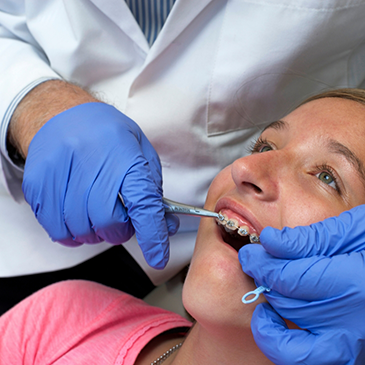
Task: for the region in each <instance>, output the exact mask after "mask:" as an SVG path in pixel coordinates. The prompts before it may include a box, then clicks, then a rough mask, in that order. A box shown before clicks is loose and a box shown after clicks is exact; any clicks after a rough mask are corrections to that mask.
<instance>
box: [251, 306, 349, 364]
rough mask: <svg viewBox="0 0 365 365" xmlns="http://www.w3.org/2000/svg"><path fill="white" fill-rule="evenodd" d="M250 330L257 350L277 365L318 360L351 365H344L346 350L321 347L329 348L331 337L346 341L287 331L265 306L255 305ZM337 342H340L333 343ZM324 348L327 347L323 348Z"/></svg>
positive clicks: (273, 312) (330, 333)
mask: <svg viewBox="0 0 365 365" xmlns="http://www.w3.org/2000/svg"><path fill="white" fill-rule="evenodd" d="M251 329H252V333H253V336H254V339H255V342H256V344H257V346H258V347H259V348H260V350H261V351H262V352H263V353H264V354H265V356H266V357H267V358H268V359H269V360H271V361H272V362H273V363H274V364H277V365H292V364H307V365H312V364H316V363H317V362H318V359H321V365H325V364H328V365H330V364H331V365H333V364H350V363H351V364H354V363H352V362H348V361H349V360H350V359H351V358H352V355H351V353H350V351H348V353H347V351H346V348H348V349H350V346H348V347H346V346H339V347H336V346H332V347H331V348H326V347H324V346H325V344H333V343H334V342H333V341H334V338H335V337H342V336H343V339H345V338H346V336H345V335H344V334H341V333H339V334H335V333H333V332H332V331H328V332H326V333H324V334H312V333H311V332H309V331H306V330H302V329H289V328H288V326H287V324H286V323H285V321H284V320H283V318H281V317H280V316H279V315H278V314H277V313H276V312H275V310H274V309H273V308H272V307H271V305H270V304H268V303H262V304H259V305H258V306H257V307H256V309H255V311H254V313H253V316H252V320H251ZM337 340H341V339H337ZM327 346H328V345H327Z"/></svg>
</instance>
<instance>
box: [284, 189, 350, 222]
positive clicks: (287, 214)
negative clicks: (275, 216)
mask: <svg viewBox="0 0 365 365" xmlns="http://www.w3.org/2000/svg"><path fill="white" fill-rule="evenodd" d="M344 209H345V208H344V207H343V206H340V205H339V204H338V203H336V202H334V201H331V200H330V199H327V198H323V197H315V195H313V194H305V193H302V194H298V195H292V196H291V198H289V199H286V204H283V205H282V206H281V217H282V219H281V227H280V228H283V227H296V226H306V225H310V224H312V223H316V222H319V221H322V220H324V219H326V218H329V217H333V216H336V215H338V214H340V213H341V212H342V211H343V210H344Z"/></svg>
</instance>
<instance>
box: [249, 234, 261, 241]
mask: <svg viewBox="0 0 365 365" xmlns="http://www.w3.org/2000/svg"><path fill="white" fill-rule="evenodd" d="M250 242H251V243H259V242H260V238H259V236H258V235H257V234H256V233H252V234H250Z"/></svg>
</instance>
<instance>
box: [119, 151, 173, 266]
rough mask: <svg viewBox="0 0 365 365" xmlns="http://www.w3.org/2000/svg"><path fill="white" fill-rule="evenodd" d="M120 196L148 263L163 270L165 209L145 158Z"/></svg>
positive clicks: (127, 179)
mask: <svg viewBox="0 0 365 365" xmlns="http://www.w3.org/2000/svg"><path fill="white" fill-rule="evenodd" d="M135 155H136V154H135ZM121 195H122V197H123V200H124V203H125V206H126V208H127V211H128V215H129V217H130V219H131V220H132V224H133V226H134V229H135V231H136V238H137V241H138V244H139V245H140V247H141V249H142V252H143V255H144V257H145V259H146V261H147V263H148V264H149V265H150V266H152V267H153V268H155V269H163V268H164V267H165V266H166V264H167V262H168V259H169V240H168V230H167V225H166V220H165V210H164V206H163V204H162V196H161V194H160V190H159V188H158V187H157V186H156V184H155V181H154V179H153V177H152V173H151V170H150V168H149V164H148V162H147V161H146V160H145V159H144V158H142V157H140V158H138V159H137V158H136V159H135V164H134V165H133V166H132V167H131V169H130V170H129V171H128V173H127V174H126V176H125V178H124V181H123V183H122V186H121Z"/></svg>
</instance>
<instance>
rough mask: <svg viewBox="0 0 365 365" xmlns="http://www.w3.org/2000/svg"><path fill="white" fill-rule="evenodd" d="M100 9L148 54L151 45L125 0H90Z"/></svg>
mask: <svg viewBox="0 0 365 365" xmlns="http://www.w3.org/2000/svg"><path fill="white" fill-rule="evenodd" d="M90 1H91V2H92V3H93V4H94V5H95V6H96V7H97V8H98V9H99V10H100V11H102V12H103V13H104V14H105V15H106V16H107V17H108V18H109V19H110V20H112V21H113V22H114V23H115V24H116V25H117V26H118V27H119V28H120V29H121V30H122V31H123V32H124V33H125V34H126V35H127V36H128V37H129V38H130V39H131V40H132V41H133V42H134V43H135V44H137V45H138V46H139V48H141V50H142V51H143V52H145V53H146V54H147V53H148V52H149V49H150V47H149V45H148V42H147V40H146V37H145V36H144V34H143V32H142V30H141V28H140V26H139V25H138V23H137V21H136V20H135V18H134V16H133V14H132V13H131V11H130V10H129V7H128V5H127V4H126V2H125V1H124V0H114V1H113V0H111V1H105V0H90Z"/></svg>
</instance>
